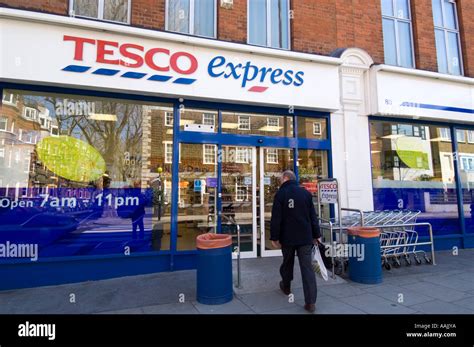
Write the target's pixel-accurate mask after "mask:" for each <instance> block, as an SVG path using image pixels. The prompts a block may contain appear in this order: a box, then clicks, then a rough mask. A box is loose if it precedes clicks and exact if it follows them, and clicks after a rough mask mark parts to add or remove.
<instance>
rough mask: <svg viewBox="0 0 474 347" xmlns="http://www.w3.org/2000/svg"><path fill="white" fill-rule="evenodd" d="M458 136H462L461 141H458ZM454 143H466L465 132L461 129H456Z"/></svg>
mask: <svg viewBox="0 0 474 347" xmlns="http://www.w3.org/2000/svg"><path fill="white" fill-rule="evenodd" d="M459 135H461V136H462V139H459ZM456 141H457V142H461V143H466V141H467V137H466V131H465V130H462V129H456Z"/></svg>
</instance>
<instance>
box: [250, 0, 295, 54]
mask: <svg viewBox="0 0 474 347" xmlns="http://www.w3.org/2000/svg"><path fill="white" fill-rule="evenodd" d="M247 8H248V43H250V44H254V45H259V46H267V47H273V48H282V49H290V6H289V0H248V3H247Z"/></svg>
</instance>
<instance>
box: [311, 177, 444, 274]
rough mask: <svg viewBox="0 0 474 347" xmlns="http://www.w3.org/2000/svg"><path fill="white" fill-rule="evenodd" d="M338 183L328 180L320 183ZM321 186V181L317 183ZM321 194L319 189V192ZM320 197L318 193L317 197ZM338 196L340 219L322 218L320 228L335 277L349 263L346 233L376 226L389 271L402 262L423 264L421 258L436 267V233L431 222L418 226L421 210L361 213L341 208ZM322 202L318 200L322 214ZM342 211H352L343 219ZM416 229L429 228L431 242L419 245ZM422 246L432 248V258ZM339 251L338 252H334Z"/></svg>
mask: <svg viewBox="0 0 474 347" xmlns="http://www.w3.org/2000/svg"><path fill="white" fill-rule="evenodd" d="M325 181H335V182H336V184H337V180H335V179H328V180H321V182H325ZM318 185H319V182H318ZM318 191H319V190H318ZM318 195H319V194H318ZM318 200H319V198H318ZM339 201H340V200H339V196H338V197H337V205H338V216H339V219H337V220H325V219H322V218H320V228H321V233H322V235H323V239H324V241H325V242H326V243H327V244H328V243H329V244H331V252H330V256H331V258H332V264H333V269H332V270H333V277H335V275H336V274H337V275H340V274H342V273H343V272H345V271H346V268H347V264H348V254H347V247H346V248H345V247H344V245H347V243H348V237H347V230H348V229H349V228H350V227H355V226H367V227H376V228H379V229H380V232H381V234H380V246H381V266H383V267H385V269H387V270H390V269H391V268H392V266H393V267H396V268H398V267H400V266H401V264H402V260H403V262H404V263H405V265H407V266H410V265H411V264H412V259H413V260H414V261H415V263H416V264H418V265H419V264H421V263H422V259H424V260H425V262H426V263H427V264H435V255H434V243H433V231H432V227H431V224H429V223H416V219H417V217H418V215H419V214H420V213H421V211H418V210H384V211H361V210H357V209H349V208H342V207H340V204H339ZM320 205H321V202H320V201H318V206H319V212H320V211H321V209H320ZM343 212H346V213H347V212H349V214H348V215H345V216H343V215H342V214H343ZM417 227H425V228H428V231H429V241H424V242H420V239H419V235H418V231H416V230H415V229H416V228H417ZM420 246H431V257H429V256H428V255H427V254H426V252H425V251H424V250H421V249H419V247H420ZM336 249H338V250H339V252H336V251H335V250H336Z"/></svg>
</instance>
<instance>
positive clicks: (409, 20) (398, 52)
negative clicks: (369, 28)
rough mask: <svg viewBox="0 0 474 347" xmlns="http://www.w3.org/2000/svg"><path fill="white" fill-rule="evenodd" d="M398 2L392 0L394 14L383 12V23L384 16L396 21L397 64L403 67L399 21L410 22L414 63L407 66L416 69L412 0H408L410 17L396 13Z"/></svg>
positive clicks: (412, 59)
mask: <svg viewBox="0 0 474 347" xmlns="http://www.w3.org/2000/svg"><path fill="white" fill-rule="evenodd" d="M396 4H397V1H396V0H392V8H393V16H388V15H385V14H383V13H382V25H383V19H384V18H386V19H389V20H392V21H394V22H395V49H396V51H397V65H396V66H400V67H401V66H402V65H401V63H400V61H401V57H400V37H399V36H398V22H404V23H408V24H410V42H411V61H412V63H413V65H412V66H409V67H407V68H412V69H416V59H415V43H414V41H413V17H412V15H411V0H408V19H405V18H400V17H398V16H397V14H396V13H395V9H396ZM384 39H385V38H384ZM384 54H385V51H384Z"/></svg>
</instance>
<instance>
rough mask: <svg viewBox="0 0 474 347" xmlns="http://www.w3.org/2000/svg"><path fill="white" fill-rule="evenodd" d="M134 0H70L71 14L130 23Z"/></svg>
mask: <svg viewBox="0 0 474 347" xmlns="http://www.w3.org/2000/svg"><path fill="white" fill-rule="evenodd" d="M131 1H132V0H70V5H69V6H70V7H69V8H70V15H71V16H78V17H89V18H97V19H101V20H106V21H112V22H120V23H130V11H131Z"/></svg>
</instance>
